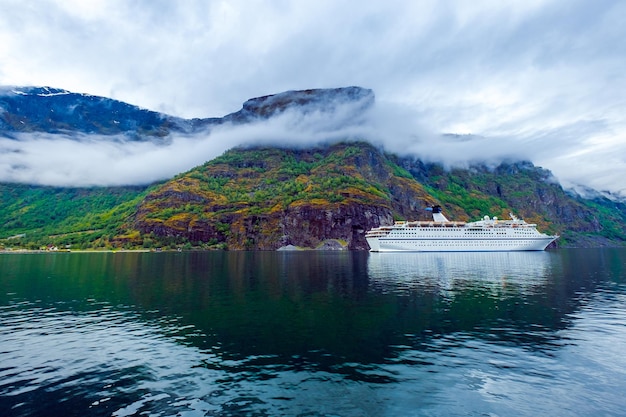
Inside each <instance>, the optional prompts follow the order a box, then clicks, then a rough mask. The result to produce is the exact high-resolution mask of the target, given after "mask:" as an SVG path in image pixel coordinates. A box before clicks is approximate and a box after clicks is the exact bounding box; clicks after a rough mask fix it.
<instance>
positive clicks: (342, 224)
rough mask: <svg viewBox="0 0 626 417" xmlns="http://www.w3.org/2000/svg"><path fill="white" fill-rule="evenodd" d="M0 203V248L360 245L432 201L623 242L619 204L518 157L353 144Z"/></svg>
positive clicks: (232, 158) (624, 214) (586, 240)
mask: <svg viewBox="0 0 626 417" xmlns="http://www.w3.org/2000/svg"><path fill="white" fill-rule="evenodd" d="M0 197H1V201H0V227H1V229H0V230H1V233H0V239H2V240H0V245H2V246H5V247H16V246H17V247H19V246H21V247H29V248H35V247H40V246H42V245H50V244H53V245H56V246H59V247H64V246H65V245H71V247H72V248H76V247H112V248H115V247H120V248H140V247H143V248H154V247H166V248H176V247H179V248H180V247H183V248H192V247H196V248H205V249H230V250H244V249H249V250H276V249H279V248H283V247H289V246H290V245H292V246H296V247H303V248H322V249H342V248H349V249H355V250H365V249H367V248H368V247H367V243H366V242H365V239H364V232H365V231H366V230H368V229H370V228H372V227H376V226H378V225H380V224H389V223H391V222H393V220H394V219H422V220H426V219H429V218H430V214H429V213H428V212H426V211H425V210H423V209H424V208H425V207H428V206H431V205H433V204H440V205H442V206H443V207H444V211H445V214H446V215H447V217H448V218H451V219H455V220H464V221H467V220H477V219H479V218H481V217H482V216H484V215H490V216H498V217H500V218H507V217H508V214H509V212H513V213H514V214H516V215H519V216H520V217H523V218H524V219H526V220H527V221H529V222H534V223H537V224H538V225H539V228H540V230H542V231H545V232H548V233H556V234H559V235H561V239H559V241H558V242H557V244H558V245H561V246H600V245H623V244H624V242H625V241H626V229H625V227H624V225H625V224H626V206H625V205H624V204H623V203H615V202H612V201H609V200H603V199H598V200H593V201H592V200H584V199H581V198H579V197H575V196H571V195H569V194H567V193H566V192H565V191H564V190H563V189H562V188H561V187H560V186H559V185H558V184H557V183H556V182H555V181H554V180H553V178H552V176H551V174H550V173H549V172H548V171H546V170H543V169H541V168H537V167H535V166H533V165H532V164H530V163H528V162H515V163H502V164H500V165H499V166H497V167H491V168H487V167H485V166H475V167H472V168H470V169H454V170H450V171H447V170H445V169H443V167H442V166H441V165H437V164H425V163H423V162H421V161H419V160H415V159H410V158H399V157H397V156H394V155H387V154H385V153H383V152H381V151H380V150H379V149H377V148H376V147H374V146H372V145H370V144H367V143H363V142H351V143H338V144H334V145H328V146H318V147H315V148H307V149H287V148H276V147H257V148H237V149H232V150H230V151H228V152H226V153H225V154H224V155H222V156H220V157H218V158H216V159H214V160H212V161H209V162H207V163H205V164H203V165H201V166H199V167H196V168H194V169H192V170H190V171H188V172H186V173H183V174H180V175H178V176H176V177H175V178H173V179H172V180H170V181H167V182H164V183H161V184H157V185H153V186H151V187H137V188H130V187H126V188H94V189H63V188H45V187H29V186H23V185H10V184H3V185H0ZM20 234H26V236H25V237H22V238H13V239H7V238H9V237H14V236H16V235H20Z"/></svg>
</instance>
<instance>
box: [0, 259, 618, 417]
mask: <svg viewBox="0 0 626 417" xmlns="http://www.w3.org/2000/svg"><path fill="white" fill-rule="evenodd" d="M625 347H626V250H619V249H598V250H558V251H549V252H529V253H491V254H485V253H456V254H455V253H445V254H444V253H442V254H420V253H412V254H384V253H383V254H369V253H365V252H359V253H332V252H327V253H320V252H295V253H293V252H292V253H281V252H262V253H259V252H256V253H255V252H211V253H93V254H84V253H83V254H78V253H70V254H62V253H57V254H20V255H18V254H0V415H2V416H134V415H144V416H537V415H550V416H590V415H594V416H595V415H601V416H620V415H626V394H625V393H626V354H625V351H624V348H625Z"/></svg>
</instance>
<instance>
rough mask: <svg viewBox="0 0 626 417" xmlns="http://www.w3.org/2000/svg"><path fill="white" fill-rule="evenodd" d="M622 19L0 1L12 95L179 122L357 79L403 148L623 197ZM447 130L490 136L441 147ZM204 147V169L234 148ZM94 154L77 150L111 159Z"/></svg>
mask: <svg viewBox="0 0 626 417" xmlns="http://www.w3.org/2000/svg"><path fill="white" fill-rule="evenodd" d="M625 19H626V1H622V0H524V1H520V0H513V1H507V0H472V1H466V0H448V1H447V0H432V1H430V0H404V1H400V0H385V1H374V0H360V1H347V0H311V1H309V0H301V1H287V0H265V1H256V0H245V1H244V0H228V1H217V0H212V1H211V0H198V1H194V0H181V1H169V0H137V1H128V0H90V1H82V0H58V1H53V0H40V1H37V2H25V1H23V0H0V85H37V86H44V85H45V86H52V87H58V88H64V89H67V90H71V91H74V92H81V93H89V94H94V95H101V96H106V97H111V98H115V99H118V100H122V101H125V102H128V103H131V104H135V105H139V106H141V107H145V108H149V109H152V110H157V111H161V112H165V113H168V114H172V115H177V116H182V117H216V116H223V115H225V114H227V113H231V112H234V111H237V110H238V109H240V108H241V104H242V103H243V102H244V101H245V100H247V99H248V98H251V97H256V96H262V95H267V94H272V93H277V92H281V91H286V90H294V89H306V88H326V87H338V86H351V85H359V86H363V87H367V88H371V89H373V90H374V91H375V93H376V100H377V114H376V116H375V117H374V119H375V120H376V121H375V126H376V129H378V131H377V132H376V133H375V135H374V136H378V137H379V139H380V140H381V141H383V142H385V143H386V144H387V145H388V148H390V149H391V150H405V151H406V150H410V151H411V152H413V153H416V154H424V155H426V156H427V157H429V158H431V159H437V158H439V159H441V160H442V161H444V162H449V163H461V162H462V160H463V159H464V158H466V157H468V156H469V157H472V158H480V156H481V155H484V156H485V158H486V159H489V158H492V157H496V158H497V157H500V156H503V155H506V154H510V155H516V154H518V155H521V156H523V157H526V158H530V159H531V160H532V161H533V162H534V163H535V164H537V165H540V166H543V167H545V168H547V169H550V170H552V171H553V172H554V174H555V175H556V177H557V178H558V179H559V180H560V181H561V182H562V183H563V184H564V185H566V186H571V185H573V184H582V185H585V186H590V187H593V188H596V189H599V190H607V191H611V192H614V193H622V195H624V196H626V181H624V179H623V178H624V177H625V176H626V135H625V134H624V132H625V131H626V130H625V129H626V42H625V41H624V40H625V39H626V25H625V24H624V21H625ZM442 132H445V133H459V134H472V135H477V136H480V137H481V139H479V140H478V139H471V140H467V141H463V142H462V143H460V144H459V143H456V142H454V143H452V142H450V141H445V140H444V139H440V140H438V139H432V138H431V135H434V134H436V133H442ZM249 133H250V132H249ZM241 134H242V132H239V135H241ZM251 134H252V135H254V132H252V133H251ZM235 136H237V135H235ZM432 137H436V136H432ZM468 137H469V136H468ZM425 138H428V140H425ZM33 143H35V142H33ZM33 143H31V145H32V146H34V145H33ZM174 143H182V144H183V145H185V146H186V149H187V150H184V149H183V148H182V145H181V146H179V147H177V148H176V147H175V148H172V149H170V151H171V152H169V155H170V159H171V155H172V154H176V153H177V152H180V153H181V156H180V158H179V159H180V160H183V159H185V155H187V154H194V155H196V156H197V155H198V152H189V150H188V149H189V144H188V143H185V142H184V141H183V142H180V141H179V142H176V141H174ZM194 146H197V147H198V146H200V145H197V144H196V145H194ZM203 146H204V148H203V149H205V151H206V154H203V157H204V158H205V159H206V158H208V157H211V156H214V155H212V153H219V152H222V151H223V150H224V149H222V148H223V147H224V146H221V147H220V146H217V147H215V146H213V147H211V146H208V145H203ZM68 147H70V144H68ZM200 147H201V146H200ZM62 148H63V147H62ZM68 149H69V148H68ZM84 151H85V153H82V151H81V152H69V151H68V153H69V154H73V155H74V157H77V155H84V159H85V158H97V155H99V154H102V152H100V150H96V151H92V152H91V153H90V152H89V151H88V150H87V149H84ZM145 151H146V150H145V149H142V150H141V154H142V155H145V153H146V152H145ZM196 151H197V149H196ZM30 152H31V153H33V152H35V151H34V150H31V151H30ZM119 152H121V153H123V154H125V155H134V153H133V152H134V151H133V150H132V149H130V150H124V151H120V150H119V149H116V150H110V152H109V153H110V154H114V155H117V153H119ZM154 152H155V153H159V152H161V153H163V151H162V150H155V151H154ZM105 153H106V152H105ZM0 158H2V156H1V155H0ZM48 158H51V157H50V155H48ZM59 158H60V160H61V161H62V163H63V164H66V165H67V163H68V161H69V162H71V161H70V160H69V159H68V158H69V157H67V156H66V157H64V158H65V159H63V158H62V157H59ZM101 158H104V157H101ZM155 158H157V156H155ZM117 160H119V155H117ZM5 162H6V161H5ZM22 162H23V163H26V161H22ZM144 162H146V163H149V162H154V161H144ZM200 162H201V161H200ZM100 163H102V164H106V163H107V161H106V160H104V159H103V160H102V161H100ZM191 163H193V164H195V163H199V162H197V161H195V160H192V159H189V161H188V163H183V162H180V161H179V165H181V166H180V167H179V166H176V167H170V168H169V169H170V170H175V169H187V168H190V167H191V166H193V165H191V166H187V165H188V164H191ZM0 165H2V161H1V160H0ZM83 165H84V166H85V168H84V169H87V168H88V167H89V166H90V164H89V163H84V164H83ZM127 165H128V167H127V168H128V169H129V170H130V169H131V168H130V167H131V166H132V165H136V163H135V162H134V161H133V160H132V159H128V160H127ZM76 169H78V167H77V168H76ZM135 170H137V168H136V167H135ZM146 175H147V177H146V179H149V178H154V177H155V176H158V175H157V174H146ZM0 176H2V172H0ZM3 179H7V178H6V175H5V176H4V178H3ZM144 180H145V179H144Z"/></svg>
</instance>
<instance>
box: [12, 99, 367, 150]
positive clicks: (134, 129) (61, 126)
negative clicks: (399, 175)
mask: <svg viewBox="0 0 626 417" xmlns="http://www.w3.org/2000/svg"><path fill="white" fill-rule="evenodd" d="M373 102H374V93H373V92H372V90H369V89H364V88H361V87H344V88H335V89H310V90H302V91H286V92H284V93H279V94H273V95H268V96H263V97H257V98H253V99H250V100H247V101H246V102H245V103H244V104H243V107H242V108H241V109H240V110H239V111H237V112H234V113H231V114H228V115H225V116H224V117H209V118H194V119H184V118H180V117H175V116H170V115H167V114H163V113H159V112H155V111H151V110H146V109H143V108H140V107H137V106H133V105H130V104H127V103H124V102H121V101H118V100H113V99H109V98H105V97H99V96H92V95H89V94H78V93H72V92H69V91H66V90H62V89H58V88H51V87H0V136H4V137H10V138H14V137H15V136H16V133H34V132H40V133H50V134H98V135H125V136H127V137H128V139H131V140H137V141H157V142H158V141H159V139H160V138H165V137H167V136H168V135H170V134H172V133H183V134H193V133H195V132H198V131H201V130H203V129H207V128H210V127H212V126H217V125H221V124H224V123H233V124H244V123H251V122H254V121H258V120H264V119H268V118H271V117H275V116H277V115H279V114H282V113H284V112H287V111H290V110H291V111H298V112H301V113H303V114H305V113H310V112H313V111H321V112H327V113H329V112H333V111H336V110H337V108H338V107H339V106H342V105H346V104H347V103H350V104H353V105H354V108H353V111H352V112H351V113H350V114H348V115H346V117H344V118H343V122H348V120H349V118H351V117H357V116H358V114H359V113H361V112H362V111H364V110H365V109H366V108H368V107H369V106H371V105H372V104H373Z"/></svg>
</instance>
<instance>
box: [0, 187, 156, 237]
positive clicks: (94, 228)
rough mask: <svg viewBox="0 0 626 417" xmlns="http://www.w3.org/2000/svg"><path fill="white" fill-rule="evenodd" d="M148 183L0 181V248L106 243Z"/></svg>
mask: <svg viewBox="0 0 626 417" xmlns="http://www.w3.org/2000/svg"><path fill="white" fill-rule="evenodd" d="M146 193H147V187H107V188H57V187H38V186H29V185H21V184H0V247H2V246H6V247H14V246H17V247H25V248H28V249H37V248H39V247H41V246H43V245H57V246H65V245H72V246H73V247H74V248H77V247H94V246H96V247H101V246H106V245H107V244H108V242H109V240H110V239H111V238H112V237H113V236H115V235H116V234H118V233H119V232H118V229H119V227H120V225H121V224H122V222H123V221H124V219H125V218H127V217H129V216H130V215H132V214H133V213H134V210H135V207H136V205H137V204H138V203H139V201H141V199H142V198H143V196H144V195H145V194H146Z"/></svg>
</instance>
